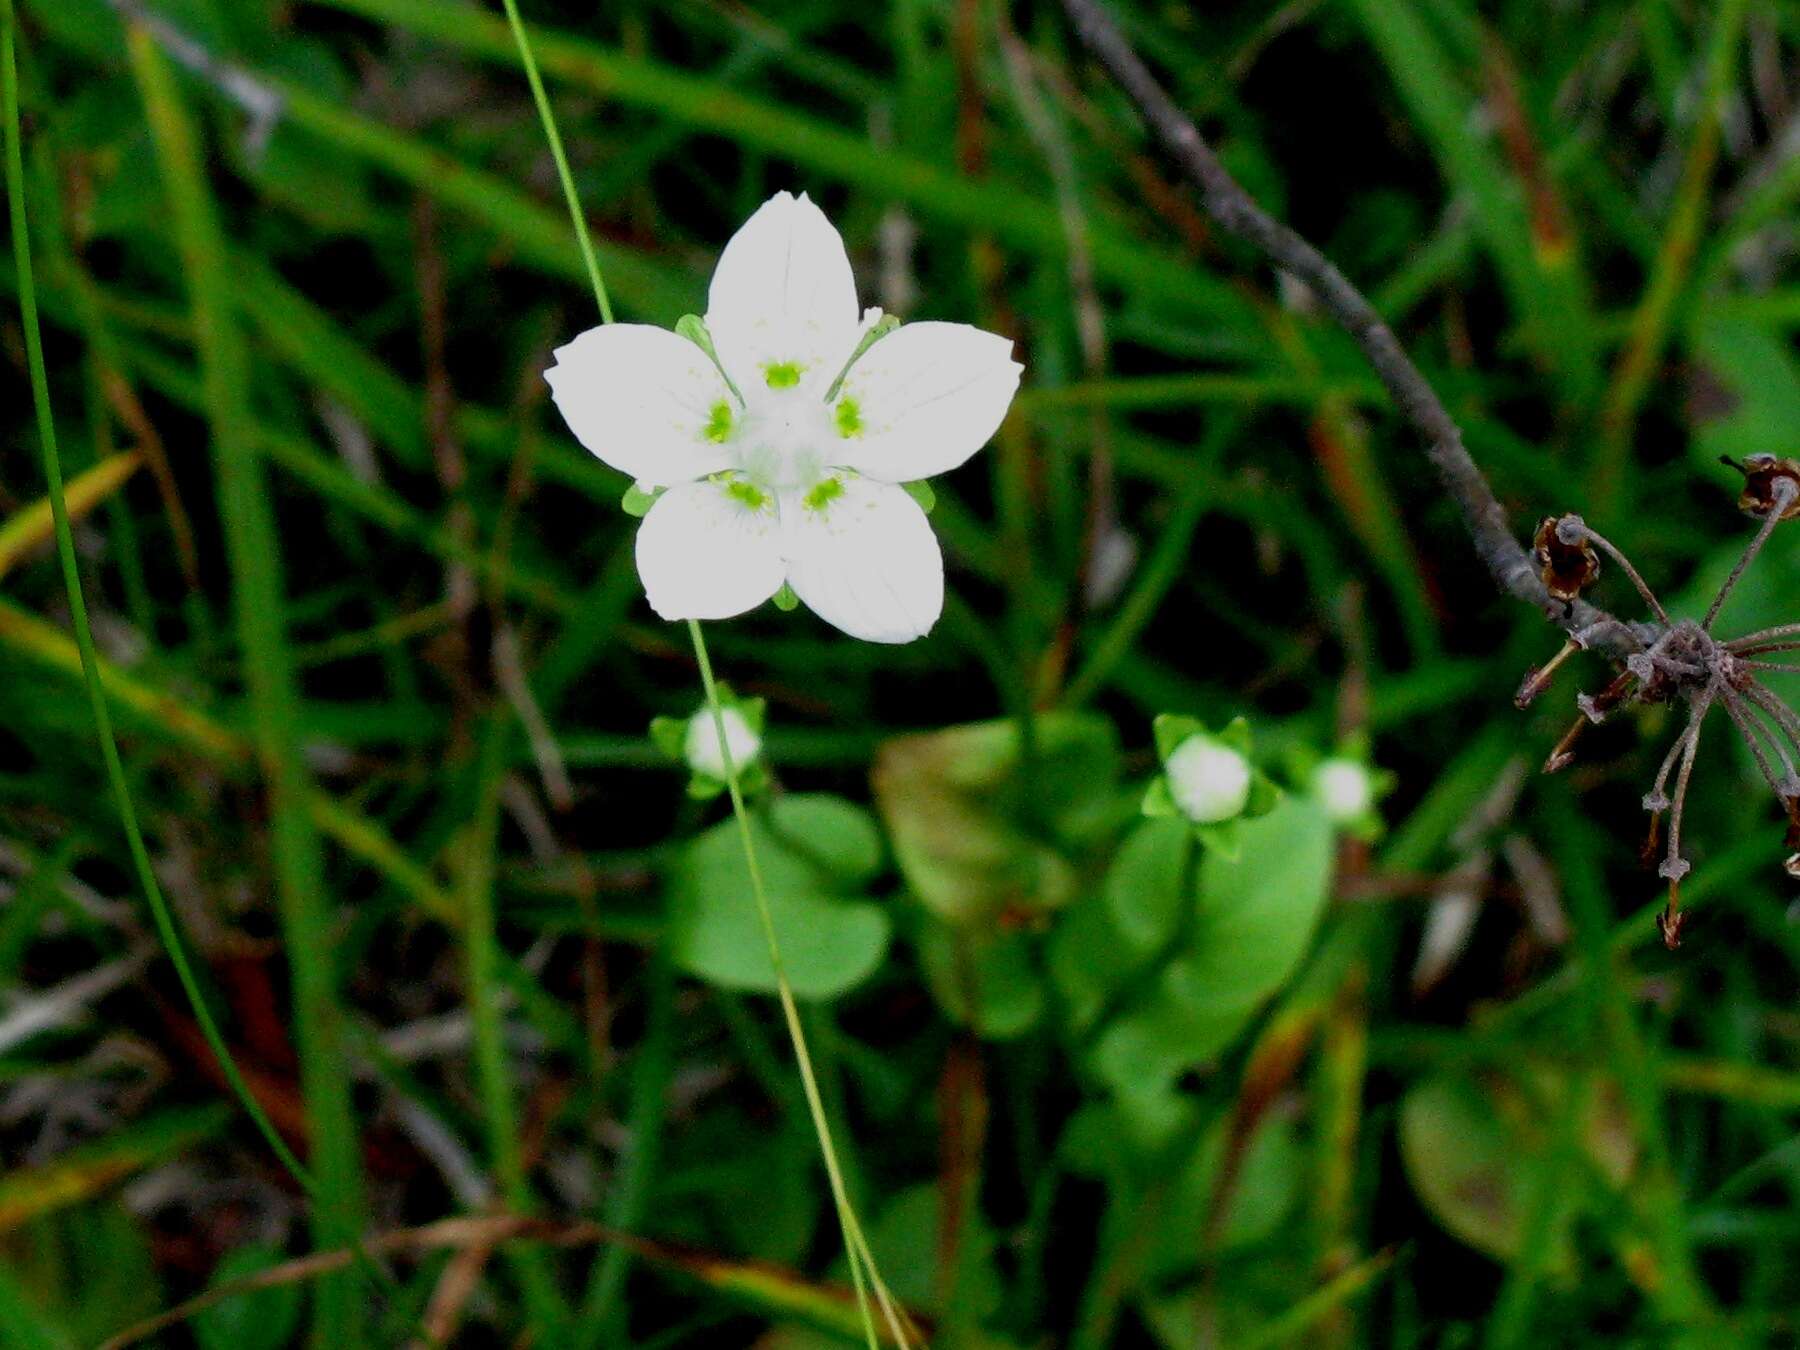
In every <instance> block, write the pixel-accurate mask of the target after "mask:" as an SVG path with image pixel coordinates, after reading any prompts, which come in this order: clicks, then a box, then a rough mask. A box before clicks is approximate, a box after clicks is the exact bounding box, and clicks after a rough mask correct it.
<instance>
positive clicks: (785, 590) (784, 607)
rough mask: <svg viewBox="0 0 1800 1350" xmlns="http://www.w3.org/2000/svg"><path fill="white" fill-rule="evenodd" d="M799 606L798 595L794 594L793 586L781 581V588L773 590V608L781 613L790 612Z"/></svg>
mask: <svg viewBox="0 0 1800 1350" xmlns="http://www.w3.org/2000/svg"><path fill="white" fill-rule="evenodd" d="M799 607H800V597H799V596H797V595H795V594H794V588H793V587H792V586H790V585H788V584H787V582H785V581H784V582H782V583H781V589H780V590H778V591H776V592H775V608H776V609H778V610H780V611H781V612H782V613H783V614H792V613H793V612H794V611H795V610H796V609H798V608H799Z"/></svg>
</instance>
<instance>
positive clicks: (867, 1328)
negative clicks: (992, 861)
mask: <svg viewBox="0 0 1800 1350" xmlns="http://www.w3.org/2000/svg"><path fill="white" fill-rule="evenodd" d="M502 3H503V4H504V5H505V7H506V18H507V22H508V23H509V24H511V26H512V33H513V41H514V42H515V43H516V44H517V45H518V48H519V61H520V64H521V65H523V66H524V68H525V78H526V80H527V81H528V82H529V83H530V85H531V97H532V99H533V101H534V102H535V103H536V104H537V110H538V117H539V119H540V120H541V121H542V122H543V125H544V137H545V139H546V140H547V141H548V142H549V143H550V155H551V158H552V159H554V160H555V161H556V172H557V176H558V178H560V179H561V181H562V189H563V198H564V200H565V201H566V203H567V204H568V208H569V220H570V223H571V224H572V225H573V226H574V227H575V237H576V239H577V241H578V242H579V243H580V245H581V257H582V261H583V262H585V263H586V264H587V272H588V280H589V281H590V282H591V283H592V285H593V288H594V300H595V303H597V304H598V305H599V307H600V321H601V322H602V323H608V324H610V323H611V322H612V321H613V313H612V305H611V303H610V302H609V301H608V299H607V295H606V283H605V282H604V281H603V280H602V279H601V275H600V263H599V259H598V257H597V256H596V254H595V252H594V244H593V240H592V239H591V238H590V237H589V234H588V228H587V220H586V218H585V217H584V216H583V215H582V213H581V199H580V196H579V194H577V192H576V190H575V179H574V176H573V175H572V174H571V173H570V172H569V160H568V156H567V155H566V154H565V153H564V152H563V143H562V136H561V134H560V133H559V132H558V131H557V129H556V115H555V114H554V113H553V112H552V111H551V108H550V99H549V96H548V95H547V94H546V93H545V92H544V82H543V79H542V78H541V77H540V76H539V74H538V68H537V60H536V58H535V57H534V56H533V55H532V53H531V40H530V36H529V35H528V33H527V31H526V28H525V23H524V21H523V20H522V19H521V18H520V17H519V7H518V0H502ZM688 633H689V634H690V635H691V636H692V638H693V640H694V657H695V659H696V660H697V661H698V662H699V665H700V679H701V682H702V683H703V684H704V685H705V687H706V703H707V706H708V707H709V708H710V709H711V710H712V717H713V727H714V729H715V730H716V732H717V733H718V737H719V751H720V754H721V756H722V758H723V759H724V763H725V783H726V787H727V788H728V789H729V790H730V793H731V809H732V813H733V814H734V815H735V816H736V817H737V823H738V836H739V838H740V839H741V841H742V842H743V846H744V862H745V864H746V865H747V867H748V868H749V872H750V888H751V890H752V892H753V893H754V894H755V896H756V913H757V918H758V919H759V920H761V922H762V930H763V937H764V939H765V940H766V941H767V942H768V944H769V963H770V965H771V966H772V967H773V968H774V971H775V984H776V992H777V993H778V994H779V995H780V999H781V1013H782V1017H783V1018H784V1019H785V1020H786V1022H787V1031H788V1039H789V1041H790V1042H792V1044H793V1047H794V1059H795V1061H796V1062H797V1063H798V1064H799V1066H800V1082H801V1086H802V1087H803V1088H804V1089H805V1092H806V1106H807V1110H808V1111H809V1112H810V1113H811V1115H812V1122H813V1129H814V1130H815V1131H816V1132H817V1134H818V1137H819V1150H820V1152H821V1154H822V1155H823V1156H824V1160H825V1173H826V1176H827V1177H828V1178H829V1180H830V1183H831V1198H832V1202H833V1203H834V1204H835V1205H836V1207H837V1215H838V1225H839V1227H840V1228H841V1229H842V1231H843V1235H844V1253H845V1256H846V1257H847V1259H848V1260H849V1262H850V1279H851V1283H852V1284H853V1285H854V1286H855V1289H856V1305H857V1308H858V1309H859V1310H860V1311H861V1313H862V1321H863V1331H864V1333H865V1335H866V1336H867V1339H868V1343H869V1350H875V1347H876V1346H877V1345H878V1344H879V1338H878V1337H877V1335H876V1332H875V1321H874V1317H873V1316H872V1314H871V1312H870V1310H869V1290H870V1288H871V1287H872V1288H873V1290H874V1293H875V1298H876V1300H877V1301H878V1302H879V1303H880V1305H881V1312H882V1316H883V1318H884V1319H885V1320H886V1322H887V1325H888V1330H889V1331H890V1333H891V1334H892V1336H893V1341H894V1343H895V1344H896V1345H898V1346H899V1347H901V1350H909V1347H910V1345H911V1341H910V1339H909V1338H908V1336H907V1334H906V1326H907V1325H908V1322H907V1319H906V1318H905V1317H904V1315H903V1314H902V1313H901V1311H900V1309H899V1307H898V1305H896V1303H895V1302H894V1299H893V1296H892V1295H891V1294H890V1293H889V1292H888V1288H887V1285H886V1283H885V1282H884V1281H883V1280H882V1278H881V1272H880V1270H879V1269H878V1268H877V1267H876V1264H875V1257H874V1254H873V1253H872V1252H871V1251H870V1250H869V1242H868V1238H867V1237H866V1236H865V1235H864V1234H863V1230H862V1225H861V1223H859V1222H858V1221H857V1217H856V1209H855V1207H854V1206H853V1205H852V1204H851V1203H850V1195H849V1192H848V1191H847V1190H846V1189H845V1187H844V1176H843V1169H842V1168H841V1167H840V1166H839V1165H838V1157H837V1150H836V1148H835V1147H834V1146H833V1144H832V1142H831V1126H830V1124H829V1123H827V1121H826V1119H825V1104H824V1102H823V1100H821V1098H820V1096H819V1084H818V1080H817V1078H816V1076H815V1075H814V1073H813V1066H812V1055H811V1054H810V1053H809V1052H808V1050H807V1047H806V1033H805V1031H804V1030H803V1029H802V1028H801V1025H800V1011H799V1009H798V1008H797V1007H795V1005H794V991H793V989H792V987H791V986H790V985H789V984H788V978H787V971H786V968H785V966H784V964H783V962H782V959H781V943H780V941H779V940H778V939H777V938H776V936H775V921H774V918H773V917H772V916H771V915H770V913H769V898H768V895H767V893H766V892H765V891H764V889H763V880H762V869H761V867H760V866H759V865H758V863H757V859H756V843H755V840H754V838H753V837H752V835H751V832H750V815H749V812H748V811H746V810H745V808H744V794H743V790H742V788H741V787H740V785H739V783H738V769H737V765H736V764H734V763H733V762H732V758H731V747H730V745H729V743H728V742H727V740H726V736H725V714H724V709H723V708H722V707H721V706H720V704H719V691H718V687H717V685H716V684H715V683H714V681H713V672H712V661H711V660H710V659H709V658H708V656H707V652H706V639H705V638H704V637H703V636H702V634H701V632H700V624H699V622H698V621H697V620H694V619H689V620H688Z"/></svg>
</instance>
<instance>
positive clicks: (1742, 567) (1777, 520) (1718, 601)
mask: <svg viewBox="0 0 1800 1350" xmlns="http://www.w3.org/2000/svg"><path fill="white" fill-rule="evenodd" d="M1777 486H1778V488H1779V490H1778V491H1777V492H1776V494H1775V500H1774V505H1773V506H1772V507H1771V508H1770V509H1769V514H1768V516H1767V517H1765V518H1764V520H1763V523H1762V528H1761V529H1760V530H1758V531H1757V532H1756V537H1755V538H1754V539H1752V540H1751V541H1750V546H1749V547H1748V548H1746V549H1745V550H1744V553H1743V556H1742V557H1740V558H1739V559H1738V560H1737V566H1736V567H1734V568H1732V569H1731V575H1730V576H1728V577H1726V578H1725V584H1724V585H1723V586H1721V587H1719V593H1718V594H1717V595H1715V596H1714V597H1713V602H1712V604H1711V605H1710V606H1709V607H1708V608H1707V611H1706V617H1705V618H1704V619H1702V620H1701V621H1700V627H1701V628H1703V629H1705V630H1706V631H1707V632H1709V633H1710V632H1711V631H1712V626H1713V620H1714V619H1716V618H1718V617H1719V610H1720V609H1722V608H1723V607H1724V605H1725V598H1726V597H1727V596H1729V595H1730V594H1731V592H1732V590H1733V589H1735V588H1736V586H1737V584H1738V581H1739V580H1740V579H1741V578H1742V577H1743V575H1744V573H1745V572H1746V571H1747V570H1748V569H1749V567H1750V564H1751V563H1753V562H1755V561H1756V555H1757V554H1759V553H1761V552H1762V550H1763V545H1764V544H1766V543H1768V542H1769V536H1770V535H1771V534H1773V533H1774V532H1775V527H1776V526H1777V525H1779V524H1781V518H1782V514H1783V513H1784V512H1785V511H1786V510H1787V508H1788V506H1789V505H1790V504H1792V502H1793V500H1794V493H1795V492H1797V491H1800V488H1796V487H1795V486H1794V485H1793V483H1792V482H1791V481H1789V480H1787V479H1783V480H1782V481H1781V482H1780V483H1779V484H1778V485H1777Z"/></svg>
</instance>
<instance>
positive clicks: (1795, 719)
mask: <svg viewBox="0 0 1800 1350" xmlns="http://www.w3.org/2000/svg"><path fill="white" fill-rule="evenodd" d="M1744 697H1745V698H1747V699H1749V700H1750V701H1751V702H1752V703H1754V704H1755V705H1756V706H1757V707H1759V708H1761V709H1762V710H1763V711H1764V712H1765V713H1767V714H1768V715H1769V716H1770V717H1771V718H1773V719H1774V721H1775V724H1776V725H1777V726H1779V727H1780V728H1781V730H1782V732H1783V734H1785V735H1786V736H1787V738H1788V740H1790V741H1792V742H1793V744H1794V747H1795V748H1796V749H1800V714H1796V713H1795V712H1794V710H1793V709H1792V708H1790V707H1788V705H1787V704H1786V703H1785V702H1783V701H1782V700H1781V699H1779V698H1777V697H1776V696H1775V695H1774V694H1772V693H1770V692H1769V691H1768V690H1767V689H1764V688H1763V687H1762V686H1761V685H1756V684H1753V685H1750V686H1749V687H1748V688H1747V689H1745V690H1744Z"/></svg>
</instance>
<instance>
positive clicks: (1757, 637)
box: [1725, 623, 1800, 652]
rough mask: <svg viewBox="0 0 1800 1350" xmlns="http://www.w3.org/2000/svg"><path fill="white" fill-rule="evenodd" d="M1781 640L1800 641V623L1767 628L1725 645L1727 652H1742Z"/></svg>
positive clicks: (1734, 639) (1732, 640) (1736, 638)
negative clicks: (1792, 639) (1750, 647)
mask: <svg viewBox="0 0 1800 1350" xmlns="http://www.w3.org/2000/svg"><path fill="white" fill-rule="evenodd" d="M1781 638H1795V639H1797V640H1800V623H1784V624H1780V625H1778V626H1777V627H1774V628H1765V629H1763V630H1762V631H1761V632H1759V633H1745V634H1744V635H1743V636H1742V637H1734V638H1732V639H1731V641H1729V642H1727V643H1726V644H1725V650H1727V651H1732V652H1741V651H1743V650H1744V648H1746V647H1749V646H1754V645H1758V644H1761V643H1764V642H1774V641H1777V640H1779V639H1781Z"/></svg>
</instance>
